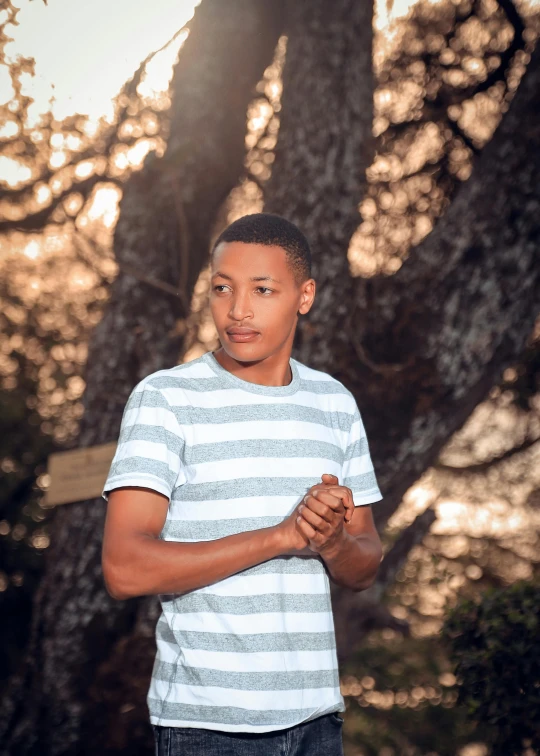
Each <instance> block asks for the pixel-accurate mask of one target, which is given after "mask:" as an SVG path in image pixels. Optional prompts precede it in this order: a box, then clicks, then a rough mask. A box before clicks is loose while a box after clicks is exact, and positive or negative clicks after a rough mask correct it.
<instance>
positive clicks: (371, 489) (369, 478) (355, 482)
mask: <svg viewBox="0 0 540 756" xmlns="http://www.w3.org/2000/svg"><path fill="white" fill-rule="evenodd" d="M343 485H344V486H347V488H350V489H352V490H353V491H358V492H361V493H363V494H368V493H376V492H377V491H378V490H379V487H378V485H377V481H376V479H375V473H374V472H367V473H363V474H362V475H348V476H347V477H345V478H344V479H343Z"/></svg>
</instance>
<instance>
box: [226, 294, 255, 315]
mask: <svg viewBox="0 0 540 756" xmlns="http://www.w3.org/2000/svg"><path fill="white" fill-rule="evenodd" d="M229 317H230V318H231V319H232V320H240V321H241V320H245V318H249V317H253V312H252V310H251V302H250V300H249V293H248V292H247V291H236V292H235V293H234V294H233V296H232V298H231V307H230V309H229Z"/></svg>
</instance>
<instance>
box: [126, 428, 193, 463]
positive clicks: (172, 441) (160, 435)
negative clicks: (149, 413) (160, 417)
mask: <svg viewBox="0 0 540 756" xmlns="http://www.w3.org/2000/svg"><path fill="white" fill-rule="evenodd" d="M128 441H143V442H144V443H146V442H153V443H156V444H164V445H165V446H166V447H167V449H169V451H172V452H174V454H178V455H180V454H182V452H183V449H184V439H183V438H182V437H181V436H179V435H178V434H177V433H171V431H169V430H167V429H166V428H164V427H163V426H161V425H146V424H144V423H135V424H134V425H125V426H124V427H123V428H122V430H121V431H120V435H119V437H118V445H119V446H120V444H125V443H127V442H128Z"/></svg>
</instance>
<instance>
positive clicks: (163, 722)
mask: <svg viewBox="0 0 540 756" xmlns="http://www.w3.org/2000/svg"><path fill="white" fill-rule="evenodd" d="M338 712H339V713H341V714H342V713H344V712H345V706H343V705H341V704H339V703H336V705H335V706H334V707H333V708H331V709H328V710H327V711H322V712H317V713H316V714H314V715H313V716H312V717H308V719H302V720H301V721H300V722H293V723H292V724H286V725H283V724H279V725H275V726H274V727H269V726H268V725H260V726H257V725H245V724H239V725H231V724H226V723H223V722H194V721H193V720H191V719H164V718H163V717H156V716H152V715H151V716H150V724H152V725H156V726H157V725H159V726H160V727H194V728H196V729H199V730H221V731H222V732H255V733H257V732H260V733H263V732H276V731H279V730H288V729H290V728H291V727H298V725H301V724H304V723H306V722H311V721H313V720H314V719H318V718H319V717H325V716H326V715H327V714H333V713H338Z"/></svg>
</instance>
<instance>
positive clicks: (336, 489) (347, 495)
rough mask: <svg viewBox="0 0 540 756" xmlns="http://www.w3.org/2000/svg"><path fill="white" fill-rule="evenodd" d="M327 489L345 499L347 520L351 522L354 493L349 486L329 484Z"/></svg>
mask: <svg viewBox="0 0 540 756" xmlns="http://www.w3.org/2000/svg"><path fill="white" fill-rule="evenodd" d="M324 490H325V491H329V492H330V493H333V495H334V496H338V497H339V498H340V499H341V500H342V501H343V506H344V507H345V522H350V521H351V518H352V515H353V512H354V501H353V495H352V491H351V489H350V488H347V486H327V487H326V488H325V489H324Z"/></svg>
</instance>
